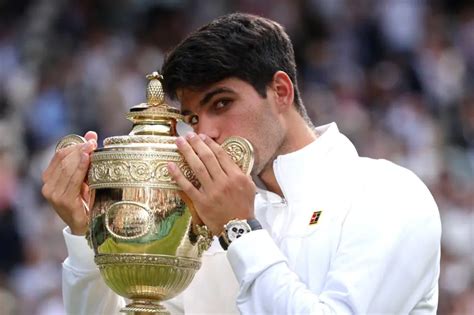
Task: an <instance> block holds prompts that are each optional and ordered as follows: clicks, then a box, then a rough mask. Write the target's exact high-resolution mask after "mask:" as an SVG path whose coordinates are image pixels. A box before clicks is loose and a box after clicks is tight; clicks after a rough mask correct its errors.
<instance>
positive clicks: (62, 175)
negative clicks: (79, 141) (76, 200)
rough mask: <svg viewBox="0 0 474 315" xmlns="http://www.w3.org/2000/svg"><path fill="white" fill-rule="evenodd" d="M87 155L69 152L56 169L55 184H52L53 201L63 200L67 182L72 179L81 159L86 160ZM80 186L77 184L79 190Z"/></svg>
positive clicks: (80, 152)
mask: <svg viewBox="0 0 474 315" xmlns="http://www.w3.org/2000/svg"><path fill="white" fill-rule="evenodd" d="M87 157H88V155H87V153H85V152H82V151H76V152H71V153H70V154H69V155H68V156H67V157H66V158H65V159H64V160H63V161H62V162H61V165H60V166H59V167H58V171H57V172H56V176H57V178H56V183H55V184H54V195H55V196H56V198H55V199H59V198H61V199H62V198H63V195H64V194H65V192H66V190H67V188H68V186H69V182H70V181H71V179H72V178H73V176H74V174H75V173H76V171H77V170H78V168H79V166H80V164H81V163H82V160H83V159H87ZM80 187H81V184H79V188H80Z"/></svg>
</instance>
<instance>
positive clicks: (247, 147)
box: [221, 136, 254, 175]
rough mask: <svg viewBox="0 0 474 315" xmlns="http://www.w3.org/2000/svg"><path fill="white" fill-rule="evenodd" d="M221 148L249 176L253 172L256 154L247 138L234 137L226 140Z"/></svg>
mask: <svg viewBox="0 0 474 315" xmlns="http://www.w3.org/2000/svg"><path fill="white" fill-rule="evenodd" d="M221 147H222V148H223V149H224V150H225V151H226V152H227V154H229V156H230V157H231V158H232V160H234V162H235V163H236V164H237V165H238V166H239V167H240V169H241V170H242V171H243V172H244V173H245V174H247V175H250V172H252V168H253V163H254V152H253V147H252V144H251V143H250V142H249V141H248V140H247V139H245V138H242V137H237V136H232V137H229V138H227V139H225V140H224V142H223V143H222V145H221Z"/></svg>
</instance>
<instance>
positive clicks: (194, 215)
mask: <svg viewBox="0 0 474 315" xmlns="http://www.w3.org/2000/svg"><path fill="white" fill-rule="evenodd" d="M179 196H180V197H181V199H183V201H184V202H185V203H186V205H187V206H188V209H189V212H190V213H191V217H192V219H193V223H195V224H198V225H203V224H204V222H203V221H202V219H201V217H200V216H199V214H198V213H197V211H196V208H195V207H194V203H193V201H192V200H191V199H190V198H189V197H188V195H186V194H185V193H184V192H182V191H180V192H179Z"/></svg>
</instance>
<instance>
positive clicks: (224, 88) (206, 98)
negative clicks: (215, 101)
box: [199, 87, 235, 106]
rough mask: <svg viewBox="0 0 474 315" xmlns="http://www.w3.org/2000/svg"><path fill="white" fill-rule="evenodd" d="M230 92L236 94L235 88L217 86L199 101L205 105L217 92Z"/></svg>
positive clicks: (201, 104)
mask: <svg viewBox="0 0 474 315" xmlns="http://www.w3.org/2000/svg"><path fill="white" fill-rule="evenodd" d="M229 92H230V93H234V94H235V92H234V90H232V89H229V88H226V87H220V88H215V89H214V90H211V91H209V92H207V93H206V95H204V97H203V98H202V99H201V101H199V105H200V106H204V105H205V104H206V103H207V102H209V101H210V99H211V98H213V97H214V96H215V95H217V94H221V93H229Z"/></svg>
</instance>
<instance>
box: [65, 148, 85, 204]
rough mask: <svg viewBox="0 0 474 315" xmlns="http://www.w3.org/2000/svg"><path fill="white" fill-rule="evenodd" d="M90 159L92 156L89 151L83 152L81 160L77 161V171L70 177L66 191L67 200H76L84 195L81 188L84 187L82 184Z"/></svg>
mask: <svg viewBox="0 0 474 315" xmlns="http://www.w3.org/2000/svg"><path fill="white" fill-rule="evenodd" d="M89 161H90V156H89V155H88V154H87V153H85V152H82V153H81V156H80V160H79V162H78V163H77V166H76V169H75V172H74V173H73V174H72V176H71V177H70V179H69V182H68V183H67V187H66V189H65V191H64V199H65V200H74V199H75V198H77V197H82V196H81V188H82V184H83V183H84V179H85V177H86V175H87V170H88V168H89ZM74 162H76V161H74Z"/></svg>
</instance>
